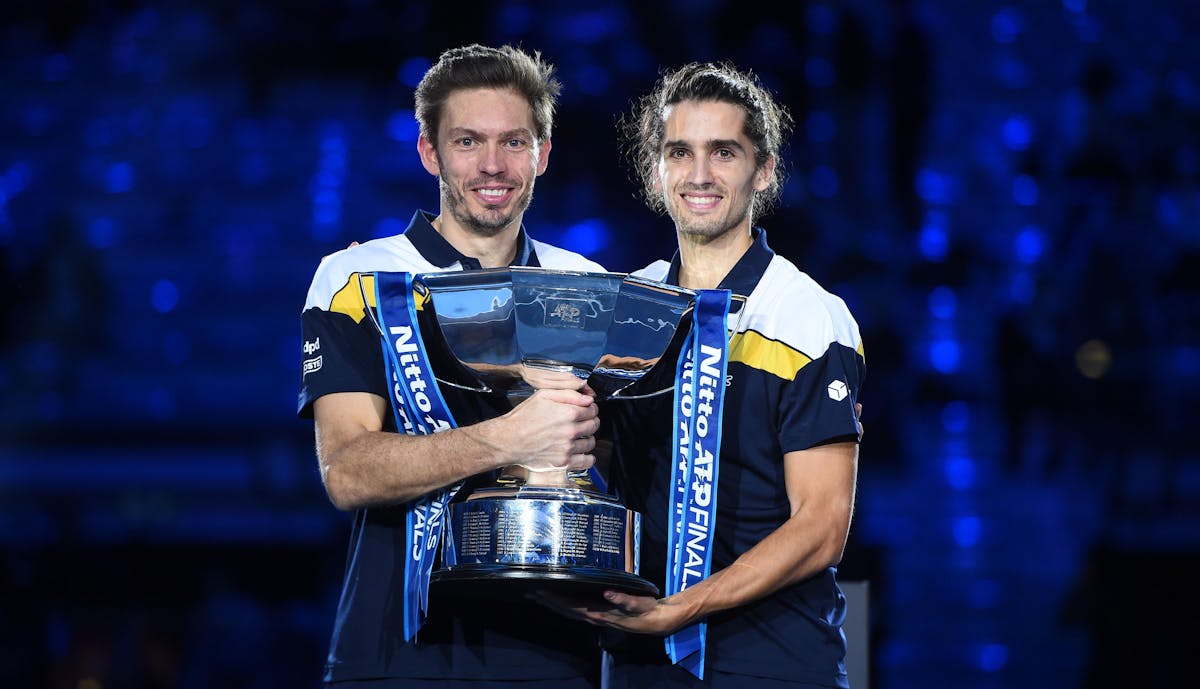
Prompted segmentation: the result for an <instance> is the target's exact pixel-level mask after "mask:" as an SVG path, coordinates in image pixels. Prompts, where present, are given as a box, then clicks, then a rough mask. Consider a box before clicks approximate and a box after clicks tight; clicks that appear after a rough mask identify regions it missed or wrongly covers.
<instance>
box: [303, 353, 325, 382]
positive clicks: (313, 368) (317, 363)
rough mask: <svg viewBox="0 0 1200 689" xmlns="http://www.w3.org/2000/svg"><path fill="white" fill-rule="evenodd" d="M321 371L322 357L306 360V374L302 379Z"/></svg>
mask: <svg viewBox="0 0 1200 689" xmlns="http://www.w3.org/2000/svg"><path fill="white" fill-rule="evenodd" d="M320 370H321V357H319V356H315V357H313V358H311V359H305V360H304V373H303V374H301V377H303V376H307V375H308V374H310V373H315V372H317V371H320Z"/></svg>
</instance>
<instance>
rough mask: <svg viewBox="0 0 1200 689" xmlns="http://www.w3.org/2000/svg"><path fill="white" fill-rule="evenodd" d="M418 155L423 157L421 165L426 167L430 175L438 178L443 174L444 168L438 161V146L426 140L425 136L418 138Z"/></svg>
mask: <svg viewBox="0 0 1200 689" xmlns="http://www.w3.org/2000/svg"><path fill="white" fill-rule="evenodd" d="M417 155H419V156H420V157H421V165H423V166H425V170H426V171H427V172H429V174H431V175H433V176H434V177H437V176H438V174H440V173H441V171H442V166H441V162H440V161H439V160H438V153H437V146H434V145H433V142H431V141H430V140H429V139H427V138H425V135H424V134H422V135H420V136H418V137H417Z"/></svg>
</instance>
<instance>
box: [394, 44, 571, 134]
mask: <svg viewBox="0 0 1200 689" xmlns="http://www.w3.org/2000/svg"><path fill="white" fill-rule="evenodd" d="M475 88H495V89H512V90H513V91H516V92H517V93H519V94H521V95H522V96H524V97H525V100H527V101H528V102H529V107H530V109H531V110H533V120H534V123H535V126H536V127H537V131H536V132H534V133H535V134H536V135H537V138H538V141H539V142H544V141H545V140H546V139H549V138H550V130H551V128H552V127H553V126H554V106H555V104H556V102H557V100H558V94H559V92H560V91H561V90H562V84H561V83H559V81H558V80H557V79H556V78H555V77H554V66H553V65H551V64H550V63H548V62H545V61H543V60H542V57H541V53H539V52H537V51H534V52H533V53H532V54H530V53H526V52H525V51H523V50H521V49H520V48H514V47H512V46H509V45H503V46H500V47H499V48H491V47H488V46H483V45H479V44H478V43H474V44H471V45H467V46H463V47H460V48H451V49H450V50H447V51H445V52H443V53H442V54H441V56H440V57H439V58H438V61H437V62H436V63H435V64H434V65H433V66H432V67H430V68H429V70H428V71H426V72H425V76H424V77H422V78H421V83H419V84H417V90H416V93H415V100H416V116H417V122H418V123H419V124H420V127H421V135H422V136H424V137H425V138H426V139H428V140H429V141H430V143H433V144H434V145H437V132H438V125H439V124H440V123H441V119H442V109H443V108H444V107H445V105H446V99H448V98H449V97H450V94H452V93H454V92H455V91H460V90H463V89H475Z"/></svg>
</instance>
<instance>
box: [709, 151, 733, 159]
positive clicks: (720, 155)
mask: <svg viewBox="0 0 1200 689" xmlns="http://www.w3.org/2000/svg"><path fill="white" fill-rule="evenodd" d="M713 157H714V158H716V159H718V160H729V159H731V158H733V157H734V153H733V150H732V149H729V148H718V149H716V150H715V151H713Z"/></svg>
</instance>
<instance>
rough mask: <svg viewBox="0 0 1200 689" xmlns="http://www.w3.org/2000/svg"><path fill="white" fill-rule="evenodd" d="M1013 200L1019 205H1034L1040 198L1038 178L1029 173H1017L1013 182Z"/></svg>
mask: <svg viewBox="0 0 1200 689" xmlns="http://www.w3.org/2000/svg"><path fill="white" fill-rule="evenodd" d="M1012 195H1013V200H1014V201H1016V202H1017V205H1019V206H1032V205H1034V204H1036V203H1037V200H1038V183H1037V180H1035V179H1034V178H1032V177H1030V176H1029V175H1017V176H1016V178H1014V179H1013V183H1012Z"/></svg>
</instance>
